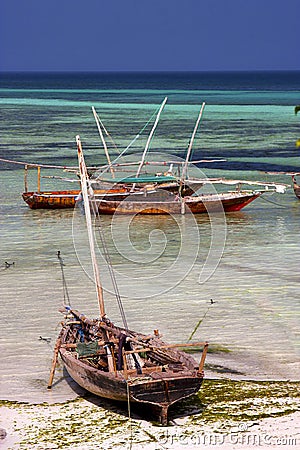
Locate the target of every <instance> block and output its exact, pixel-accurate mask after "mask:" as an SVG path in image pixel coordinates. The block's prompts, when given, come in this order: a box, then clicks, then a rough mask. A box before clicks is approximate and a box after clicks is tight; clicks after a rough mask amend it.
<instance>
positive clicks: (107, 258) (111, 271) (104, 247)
mask: <svg viewBox="0 0 300 450" xmlns="http://www.w3.org/2000/svg"><path fill="white" fill-rule="evenodd" d="M88 185H89V192H92V194H91V195H90V200H91V202H90V207H91V209H92V212H93V214H94V216H95V217H96V220H97V222H98V224H99V226H98V227H97V230H98V234H99V237H100V241H101V245H102V250H103V254H104V259H105V261H106V263H107V267H108V271H109V275H110V278H111V282H112V285H113V290H114V294H115V296H116V299H117V303H118V306H119V310H120V314H121V318H122V322H123V325H124V328H125V329H126V330H128V324H127V320H126V316H125V311H124V307H123V303H122V299H121V295H120V291H119V288H118V285H117V280H116V276H115V272H114V269H113V267H112V262H111V258H110V255H109V252H108V248H107V244H106V240H105V236H104V233H103V230H102V226H101V218H100V214H99V210H98V207H97V205H96V202H95V197H94V194H93V189H92V188H91V186H90V181H89V180H88Z"/></svg>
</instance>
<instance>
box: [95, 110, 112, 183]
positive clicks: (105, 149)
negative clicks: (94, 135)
mask: <svg viewBox="0 0 300 450" xmlns="http://www.w3.org/2000/svg"><path fill="white" fill-rule="evenodd" d="M92 111H93V114H94V117H95V121H96V124H97V127H98V131H99V134H100V137H101V141H102V144H103V147H104V151H105V155H106V159H107V162H108V165H109V170H110V173H111V176H112V177H113V178H115V173H114V169H113V167H112V164H111V159H110V156H109V153H108V149H107V145H106V141H105V139H104V136H103V133H102V129H101V126H100V123H99V118H98V115H97V113H96V110H95V108H94V107H93V106H92Z"/></svg>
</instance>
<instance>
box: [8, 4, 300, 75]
mask: <svg viewBox="0 0 300 450" xmlns="http://www.w3.org/2000/svg"><path fill="white" fill-rule="evenodd" d="M299 18H300V0H205V1H204V0H184V1H183V0H181V1H179V0H151V1H149V0H148V1H146V0H85V1H82V0H81V1H79V0H51V1H49V2H46V1H45V0H1V4H0V71H210V70H212V71H219V70H300V31H299V30H300V27H299Z"/></svg>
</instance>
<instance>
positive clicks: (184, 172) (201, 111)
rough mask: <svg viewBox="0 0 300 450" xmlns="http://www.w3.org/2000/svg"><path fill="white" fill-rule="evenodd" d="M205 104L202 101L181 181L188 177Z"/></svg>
mask: <svg viewBox="0 0 300 450" xmlns="http://www.w3.org/2000/svg"><path fill="white" fill-rule="evenodd" d="M204 106H205V102H203V103H202V106H201V109H200V112H199V116H198V119H197V121H196V125H195V128H194V131H193V134H192V137H191V140H190V143H189V147H188V151H187V154H186V158H185V163H184V166H183V169H182V176H181V181H182V182H183V181H184V180H185V179H186V176H187V166H188V163H189V159H190V156H191V151H192V147H193V143H194V139H195V136H196V132H197V129H198V127H199V123H200V120H201V117H202V114H203V110H204Z"/></svg>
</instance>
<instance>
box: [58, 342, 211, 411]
mask: <svg viewBox="0 0 300 450" xmlns="http://www.w3.org/2000/svg"><path fill="white" fill-rule="evenodd" d="M60 354H61V358H62V360H63V363H64V366H65V368H66V370H67V372H68V373H69V375H70V376H71V378H73V380H74V381H76V383H78V384H79V386H81V387H83V388H84V389H86V390H87V391H89V392H91V393H92V394H95V395H98V396H99V397H104V398H109V399H111V400H117V401H124V402H125V401H128V394H129V400H130V401H132V402H138V403H151V404H153V405H158V406H164V405H168V406H170V405H172V404H173V403H175V402H177V401H179V400H182V399H183V398H186V397H189V396H191V395H193V394H196V393H197V392H198V391H199V389H200V387H201V384H202V380H203V378H202V377H195V376H193V377H192V376H188V375H182V374H181V375H180V376H178V377H174V376H173V377H171V376H169V377H168V376H166V374H162V373H154V374H152V376H151V377H150V376H149V377H147V378H146V379H143V378H140V379H139V380H137V381H135V382H133V383H129V384H128V387H129V389H128V392H127V383H126V380H125V379H124V377H122V376H121V375H118V374H116V375H115V374H114V373H109V372H101V371H100V370H98V369H95V368H94V367H90V366H87V365H86V364H84V363H82V362H81V361H80V360H77V359H76V358H75V357H74V356H73V355H71V354H70V353H69V354H68V352H66V350H65V349H61V350H60ZM173 375H174V374H173ZM153 377H154V379H153ZM155 377H157V378H156V379H155ZM136 378H138V376H137V377H136ZM150 378H151V379H150Z"/></svg>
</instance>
